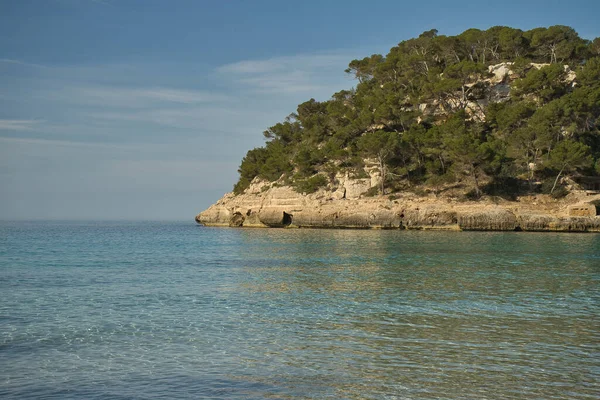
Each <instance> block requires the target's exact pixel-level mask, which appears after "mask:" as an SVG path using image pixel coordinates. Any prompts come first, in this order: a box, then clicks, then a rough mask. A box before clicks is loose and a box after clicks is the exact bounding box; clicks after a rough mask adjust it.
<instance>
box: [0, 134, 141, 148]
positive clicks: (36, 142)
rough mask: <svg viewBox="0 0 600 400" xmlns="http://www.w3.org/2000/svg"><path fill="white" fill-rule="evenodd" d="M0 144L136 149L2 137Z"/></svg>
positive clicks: (99, 144) (68, 141) (126, 146)
mask: <svg viewBox="0 0 600 400" xmlns="http://www.w3.org/2000/svg"><path fill="white" fill-rule="evenodd" d="M0 142H6V143H15V144H25V145H37V146H44V147H47V146H60V147H93V148H105V149H106V148H108V149H126V148H130V149H135V148H137V146H133V145H116V144H109V143H93V142H77V141H72V140H52V139H31V138H13V137H4V136H0Z"/></svg>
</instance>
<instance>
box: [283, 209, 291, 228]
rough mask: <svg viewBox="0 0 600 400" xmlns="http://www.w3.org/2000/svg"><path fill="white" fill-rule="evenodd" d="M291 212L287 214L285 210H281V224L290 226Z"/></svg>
mask: <svg viewBox="0 0 600 400" xmlns="http://www.w3.org/2000/svg"><path fill="white" fill-rule="evenodd" d="M292 217H293V215H292V214H288V213H286V212H285V211H284V212H283V219H282V220H281V223H282V224H283V226H290V225H291V224H292Z"/></svg>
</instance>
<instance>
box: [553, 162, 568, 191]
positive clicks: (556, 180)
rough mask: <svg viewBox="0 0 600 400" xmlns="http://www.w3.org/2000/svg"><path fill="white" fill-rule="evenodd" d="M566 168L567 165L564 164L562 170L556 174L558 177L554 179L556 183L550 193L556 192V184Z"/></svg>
mask: <svg viewBox="0 0 600 400" xmlns="http://www.w3.org/2000/svg"><path fill="white" fill-rule="evenodd" d="M564 170H565V167H564V166H563V167H562V168H561V170H560V172H559V173H558V175H556V179H555V180H554V185H552V189H550V194H552V193H553V192H554V189H556V184H557V183H558V179H559V178H560V175H561V174H562V173H563V171H564Z"/></svg>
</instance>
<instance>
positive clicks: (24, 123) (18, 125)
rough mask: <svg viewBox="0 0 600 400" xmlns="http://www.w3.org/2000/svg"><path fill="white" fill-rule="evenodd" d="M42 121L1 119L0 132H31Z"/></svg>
mask: <svg viewBox="0 0 600 400" xmlns="http://www.w3.org/2000/svg"><path fill="white" fill-rule="evenodd" d="M41 122H42V121H39V120H34V119H0V130H5V131H31V130H34V129H35V128H36V126H38V125H39V124H40V123H41Z"/></svg>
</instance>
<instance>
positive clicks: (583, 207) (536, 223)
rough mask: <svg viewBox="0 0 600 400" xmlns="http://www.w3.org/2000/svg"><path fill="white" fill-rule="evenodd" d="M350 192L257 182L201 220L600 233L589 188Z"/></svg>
mask: <svg viewBox="0 0 600 400" xmlns="http://www.w3.org/2000/svg"><path fill="white" fill-rule="evenodd" d="M349 197H350V196H347V192H346V191H344V190H342V191H340V190H336V191H334V192H332V191H327V190H321V191H319V192H317V193H314V194H310V195H303V194H298V193H296V192H295V191H294V190H293V189H292V188H290V187H286V186H280V187H276V186H274V187H271V186H269V185H266V184H264V183H258V182H257V183H255V184H253V185H252V186H251V187H250V188H249V189H248V190H247V191H246V193H244V194H242V195H237V196H236V195H234V194H233V193H228V194H226V195H225V196H223V198H221V199H220V200H219V201H218V202H217V203H216V204H214V205H212V206H211V207H209V208H208V209H207V210H205V211H203V212H201V213H200V214H198V215H197V216H196V221H197V222H198V223H200V224H202V225H206V226H229V227H298V228H354V229H369V228H374V229H433V230H478V231H560V232H600V216H598V215H597V208H600V195H597V194H596V195H587V194H586V193H585V192H579V193H573V194H570V195H569V196H567V197H566V198H564V199H561V200H555V199H552V198H550V197H548V196H544V195H538V196H528V197H523V198H520V199H518V200H517V201H506V200H502V199H498V198H496V199H483V200H480V201H473V202H459V201H457V200H453V199H438V198H436V197H435V196H433V195H432V196H427V197H418V196H415V195H413V194H410V193H406V194H402V195H396V196H393V197H389V196H379V197H361V196H356V197H354V198H352V197H350V198H349Z"/></svg>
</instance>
